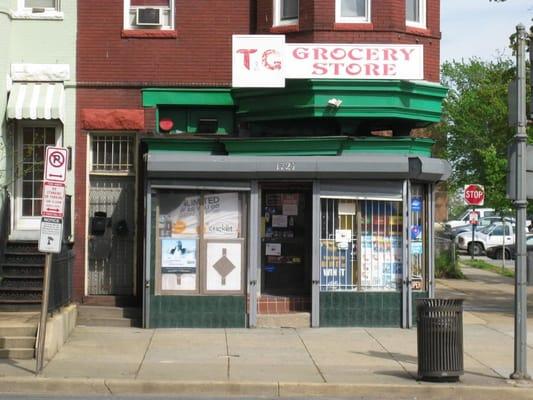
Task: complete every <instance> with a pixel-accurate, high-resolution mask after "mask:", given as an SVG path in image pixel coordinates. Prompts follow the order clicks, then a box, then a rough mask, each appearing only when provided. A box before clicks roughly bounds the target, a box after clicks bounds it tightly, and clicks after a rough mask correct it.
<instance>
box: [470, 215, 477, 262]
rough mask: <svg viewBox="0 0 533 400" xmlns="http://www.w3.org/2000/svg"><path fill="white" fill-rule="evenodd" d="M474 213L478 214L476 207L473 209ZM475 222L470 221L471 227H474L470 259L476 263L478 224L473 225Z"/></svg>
mask: <svg viewBox="0 0 533 400" xmlns="http://www.w3.org/2000/svg"><path fill="white" fill-rule="evenodd" d="M472 212H473V213H475V212H476V207H473V208H472ZM473 222H474V221H470V225H472V242H471V243H472V244H471V248H470V249H471V250H470V259H471V260H472V261H474V247H475V240H476V224H474V223H473Z"/></svg>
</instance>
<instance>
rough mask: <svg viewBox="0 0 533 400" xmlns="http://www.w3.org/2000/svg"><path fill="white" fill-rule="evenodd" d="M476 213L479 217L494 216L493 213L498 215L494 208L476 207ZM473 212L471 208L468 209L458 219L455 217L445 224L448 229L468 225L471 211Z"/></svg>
mask: <svg viewBox="0 0 533 400" xmlns="http://www.w3.org/2000/svg"><path fill="white" fill-rule="evenodd" d="M475 210H476V213H477V215H478V219H479V218H485V217H492V216H493V215H496V211H495V210H494V208H476V209H475ZM471 212H472V210H471V209H468V210H466V211H465V212H464V214H463V215H461V216H460V217H459V218H458V219H454V220H451V221H448V222H446V224H445V226H446V229H451V228H454V227H456V226H461V225H466V224H468V223H469V222H470V213H471Z"/></svg>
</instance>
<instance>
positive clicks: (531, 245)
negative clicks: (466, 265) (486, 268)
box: [486, 235, 533, 260]
mask: <svg viewBox="0 0 533 400" xmlns="http://www.w3.org/2000/svg"><path fill="white" fill-rule="evenodd" d="M526 246H527V251H528V252H530V251H533V235H527V237H526ZM503 252H504V250H503V245H499V246H493V247H489V248H488V249H487V250H486V254H487V257H490V258H494V259H497V260H501V259H502V255H503ZM505 258H506V259H508V260H514V259H515V258H516V244H510V245H509V246H505Z"/></svg>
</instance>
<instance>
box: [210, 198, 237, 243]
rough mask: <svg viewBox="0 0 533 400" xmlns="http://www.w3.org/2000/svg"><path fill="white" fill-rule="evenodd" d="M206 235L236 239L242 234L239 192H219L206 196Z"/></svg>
mask: <svg viewBox="0 0 533 400" xmlns="http://www.w3.org/2000/svg"><path fill="white" fill-rule="evenodd" d="M204 210H205V211H204V237H205V238H206V239H236V238H238V237H239V234H240V220H241V216H240V203H239V194H238V193H217V194H209V195H205V196H204Z"/></svg>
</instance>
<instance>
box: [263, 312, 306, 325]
mask: <svg viewBox="0 0 533 400" xmlns="http://www.w3.org/2000/svg"><path fill="white" fill-rule="evenodd" d="M310 326H311V313H308V312H293V313H287V314H258V315H257V327H258V328H309V327H310Z"/></svg>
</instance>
